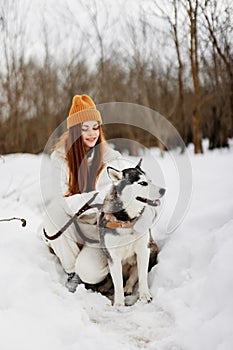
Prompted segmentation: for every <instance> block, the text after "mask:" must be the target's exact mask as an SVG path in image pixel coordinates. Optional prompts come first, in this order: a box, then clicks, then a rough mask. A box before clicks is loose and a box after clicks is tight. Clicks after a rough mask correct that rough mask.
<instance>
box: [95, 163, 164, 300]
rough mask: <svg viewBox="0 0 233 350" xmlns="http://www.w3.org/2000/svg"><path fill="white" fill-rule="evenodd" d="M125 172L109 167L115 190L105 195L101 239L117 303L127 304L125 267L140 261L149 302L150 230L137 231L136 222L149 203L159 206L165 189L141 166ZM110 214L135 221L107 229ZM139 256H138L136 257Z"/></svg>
mask: <svg viewBox="0 0 233 350" xmlns="http://www.w3.org/2000/svg"><path fill="white" fill-rule="evenodd" d="M140 165H141V160H140V162H139V164H138V165H137V166H136V167H135V168H127V169H124V170H122V171H119V170H117V169H114V168H112V167H108V168H107V171H108V175H109V177H110V178H111V179H112V182H113V184H112V189H111V191H110V193H109V194H108V195H107V196H106V198H105V200H104V203H103V207H102V212H101V214H100V218H99V233H100V242H101V246H102V249H103V251H104V252H105V254H106V256H107V258H108V264H109V269H110V274H111V277H112V280H113V284H114V306H122V305H124V288H123V274H122V266H123V265H125V264H126V263H129V264H131V262H132V264H133V263H135V260H136V261H137V271H138V282H139V299H140V300H142V301H145V302H150V301H151V300H152V296H151V294H150V291H149V288H148V281H147V278H148V264H149V257H150V249H149V246H148V244H149V232H148V233H145V234H143V233H138V232H136V231H135V230H134V223H135V222H136V221H137V219H139V218H140V217H141V216H143V211H144V209H145V206H146V205H151V206H157V205H159V204H160V201H159V199H158V198H160V197H162V196H163V195H164V193H165V189H163V188H160V187H157V186H155V185H154V184H152V183H151V181H150V180H148V178H147V176H146V174H145V173H144V171H143V170H142V169H141V167H140ZM109 216H110V217H111V218H112V217H113V218H114V219H115V220H116V222H122V223H123V225H124V223H129V226H130V223H132V227H129V228H128V227H127V228H125V227H124V228H121V227H118V228H108V227H107V226H108V221H109ZM135 256H136V259H135Z"/></svg>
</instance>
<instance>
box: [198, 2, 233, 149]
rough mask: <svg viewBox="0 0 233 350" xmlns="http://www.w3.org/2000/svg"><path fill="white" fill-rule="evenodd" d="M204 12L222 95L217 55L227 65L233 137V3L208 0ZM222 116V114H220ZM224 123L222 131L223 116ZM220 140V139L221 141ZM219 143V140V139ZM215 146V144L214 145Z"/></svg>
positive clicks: (214, 109) (219, 89) (216, 77)
mask: <svg viewBox="0 0 233 350" xmlns="http://www.w3.org/2000/svg"><path fill="white" fill-rule="evenodd" d="M201 8H202V13H203V15H204V18H205V23H206V28H207V30H208V33H209V36H208V37H209V40H210V41H211V43H212V53H213V61H214V72H215V82H216V85H217V86H216V88H217V94H218V95H220V96H221V88H220V83H219V70H218V66H219V64H218V63H217V62H218V59H217V55H218V56H219V58H220V60H221V61H222V63H223V64H224V66H225V69H226V73H227V74H226V75H227V76H228V80H229V88H228V89H227V90H228V91H229V93H227V94H226V95H227V96H229V103H230V123H227V124H229V125H230V127H229V133H228V135H229V136H230V137H232V135H233V55H232V50H231V47H232V34H233V29H232V5H230V3H229V2H228V1H223V2H221V6H220V8H219V3H218V2H217V1H216V0H206V1H205V2H204V4H203V5H202V7H201ZM213 111H215V112H214V115H215V116H216V113H217V108H216V106H214V107H213ZM219 118H221V116H219ZM222 120H223V123H222V124H223V125H222V127H221V131H224V129H226V123H225V125H224V118H223V116H222ZM228 135H227V133H226V132H225V135H223V137H222V138H223V139H222V140H221V143H222V144H223V145H227V144H228V142H227V136H228ZM219 142H220V141H219ZM217 143H218V141H217ZM212 147H214V145H212Z"/></svg>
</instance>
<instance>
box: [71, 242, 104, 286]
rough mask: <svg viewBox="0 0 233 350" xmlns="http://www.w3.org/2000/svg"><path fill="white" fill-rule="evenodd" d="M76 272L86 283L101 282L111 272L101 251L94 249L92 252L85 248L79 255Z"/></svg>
mask: <svg viewBox="0 0 233 350" xmlns="http://www.w3.org/2000/svg"><path fill="white" fill-rule="evenodd" d="M94 250H95V249H94ZM75 272H76V273H77V274H78V275H79V277H80V278H81V280H82V281H83V282H84V283H90V284H96V283H99V282H101V281H103V280H104V278H105V277H106V276H107V274H108V272H109V269H108V264H107V260H106V259H105V258H104V257H103V256H102V254H101V251H99V252H98V251H97V252H96V251H93V254H91V252H90V251H87V250H85V248H83V249H82V251H81V252H80V254H79V255H78V257H77V260H76V263H75Z"/></svg>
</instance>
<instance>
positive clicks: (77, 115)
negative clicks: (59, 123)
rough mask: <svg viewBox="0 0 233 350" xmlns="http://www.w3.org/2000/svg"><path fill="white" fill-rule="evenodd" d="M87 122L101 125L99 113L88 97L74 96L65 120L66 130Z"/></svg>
mask: <svg viewBox="0 0 233 350" xmlns="http://www.w3.org/2000/svg"><path fill="white" fill-rule="evenodd" d="M88 120H96V121H98V122H99V123H100V124H102V118H101V115H100V112H99V111H98V110H97V109H96V106H95V104H94V102H93V100H92V99H91V98H90V97H89V96H88V95H75V96H74V97H73V101H72V106H71V108H70V111H69V116H68V118H67V128H68V129H69V128H71V127H72V126H74V125H77V124H80V123H83V122H86V121H88Z"/></svg>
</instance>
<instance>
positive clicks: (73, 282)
mask: <svg viewBox="0 0 233 350" xmlns="http://www.w3.org/2000/svg"><path fill="white" fill-rule="evenodd" d="M79 283H81V279H80V278H79V276H78V275H77V273H75V272H72V273H68V278H67V281H66V284H65V286H66V288H68V290H69V292H71V293H74V292H75V291H76V289H77V286H78V284H79Z"/></svg>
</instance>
